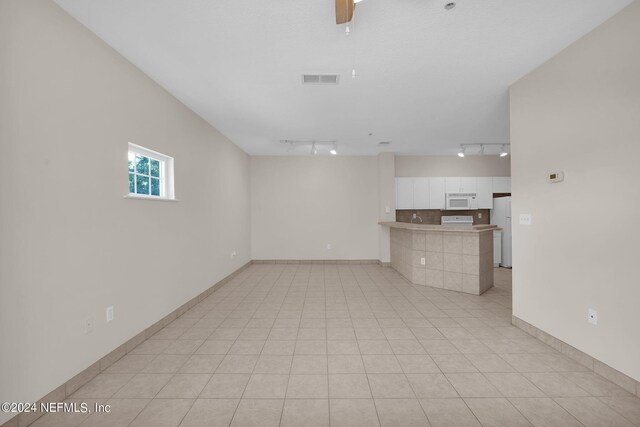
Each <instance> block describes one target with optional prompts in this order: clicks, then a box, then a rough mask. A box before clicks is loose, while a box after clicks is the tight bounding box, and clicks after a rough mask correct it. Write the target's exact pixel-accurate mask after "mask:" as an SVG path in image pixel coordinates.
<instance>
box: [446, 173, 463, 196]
mask: <svg viewBox="0 0 640 427" xmlns="http://www.w3.org/2000/svg"><path fill="white" fill-rule="evenodd" d="M461 179H462V178H460V177H454V176H448V177H446V178H445V179H444V182H445V189H446V192H447V193H460V187H461V184H460V180H461Z"/></svg>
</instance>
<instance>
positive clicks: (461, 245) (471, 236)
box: [380, 222, 496, 295]
mask: <svg viewBox="0 0 640 427" xmlns="http://www.w3.org/2000/svg"><path fill="white" fill-rule="evenodd" d="M380 224H381V225H383V226H388V227H391V267H392V268H393V269H395V270H396V271H398V272H399V273H400V274H401V275H403V276H404V277H405V278H407V279H408V280H409V281H411V283H414V284H416V285H422V286H431V287H434V288H441V289H448V290H452V291H459V292H464V293H468V294H473V295H480V294H482V293H483V292H485V291H486V290H488V289H489V288H491V287H492V286H493V260H492V258H493V231H494V230H495V229H496V226H494V225H477V226H441V225H419V224H407V223H399V222H381V223H380ZM423 259H424V264H422V262H423Z"/></svg>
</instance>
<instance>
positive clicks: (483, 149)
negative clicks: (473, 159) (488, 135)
mask: <svg viewBox="0 0 640 427" xmlns="http://www.w3.org/2000/svg"><path fill="white" fill-rule="evenodd" d="M494 146H499V147H500V149H499V150H497V149H495V148H493V147H494ZM510 146H511V144H460V150H459V151H458V157H464V156H465V155H468V154H469V155H479V156H484V155H485V154H488V155H499V156H500V157H505V156H508V155H509V147H510Z"/></svg>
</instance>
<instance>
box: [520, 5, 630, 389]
mask: <svg viewBox="0 0 640 427" xmlns="http://www.w3.org/2000/svg"><path fill="white" fill-rule="evenodd" d="M639 22H640V2H637V1H636V2H634V3H632V4H631V5H630V6H629V7H628V8H627V9H625V10H623V11H622V12H621V13H620V14H618V15H616V16H615V17H613V18H612V19H611V20H609V21H607V22H606V23H604V24H603V25H602V26H600V27H599V28H597V29H596V30H594V31H593V32H591V33H590V34H588V35H587V36H585V37H583V38H582V39H580V40H579V41H578V42H576V43H575V44H574V45H572V46H570V47H569V48H567V49H566V50H564V51H563V52H561V53H560V54H559V55H558V56H556V57H555V58H553V59H551V60H550V61H549V62H547V63H546V64H544V65H543V66H541V67H540V68H538V69H537V70H535V71H534V72H532V73H531V74H529V75H527V76H526V77H525V78H523V79H522V80H520V81H519V82H517V83H516V84H515V85H514V86H513V87H512V89H511V143H512V152H513V160H512V162H513V163H512V164H513V177H512V184H513V187H512V189H513V213H514V219H515V220H514V226H513V304H514V314H515V315H516V316H518V317H520V318H521V319H523V320H525V321H527V322H529V323H531V324H533V325H534V326H536V327H538V328H540V329H542V330H544V331H546V332H548V333H549V334H551V335H553V336H555V337H557V338H559V339H561V340H563V341H565V342H567V343H569V344H570V345H572V346H574V347H576V348H578V349H580V350H582V351H584V352H586V353H588V354H589V355H591V356H593V357H595V358H596V359H599V360H600V361H602V362H604V363H606V364H608V365H610V366H612V367H613V368H615V369H617V370H619V371H622V372H623V373H625V374H627V375H628V376H631V377H633V378H635V379H636V380H640V362H639V361H640V314H639V313H640V285H639V283H640V276H639V275H638V267H637V264H638V259H639V255H640V252H639V250H638V247H639V246H638V242H640V227H639V226H638V217H637V212H638V211H639V210H640V199H639V198H638V196H639V195H640V187H639V186H640V168H639V167H638V161H639V159H640V77H639V76H640V55H639V51H638V40H640V25H638V23H639ZM554 170H562V171H564V172H565V173H566V179H565V182H563V183H560V184H549V183H547V182H546V180H545V176H546V174H547V173H548V172H550V171H554ZM521 213H531V214H532V219H533V223H532V225H530V226H524V225H518V223H517V218H518V215H519V214H521ZM590 307H592V308H595V309H596V310H598V312H599V324H598V325H597V326H593V325H590V324H589V323H587V309H588V308H590Z"/></svg>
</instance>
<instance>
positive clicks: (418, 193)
mask: <svg viewBox="0 0 640 427" xmlns="http://www.w3.org/2000/svg"><path fill="white" fill-rule="evenodd" d="M413 209H433V208H431V207H430V203H429V178H413Z"/></svg>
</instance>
